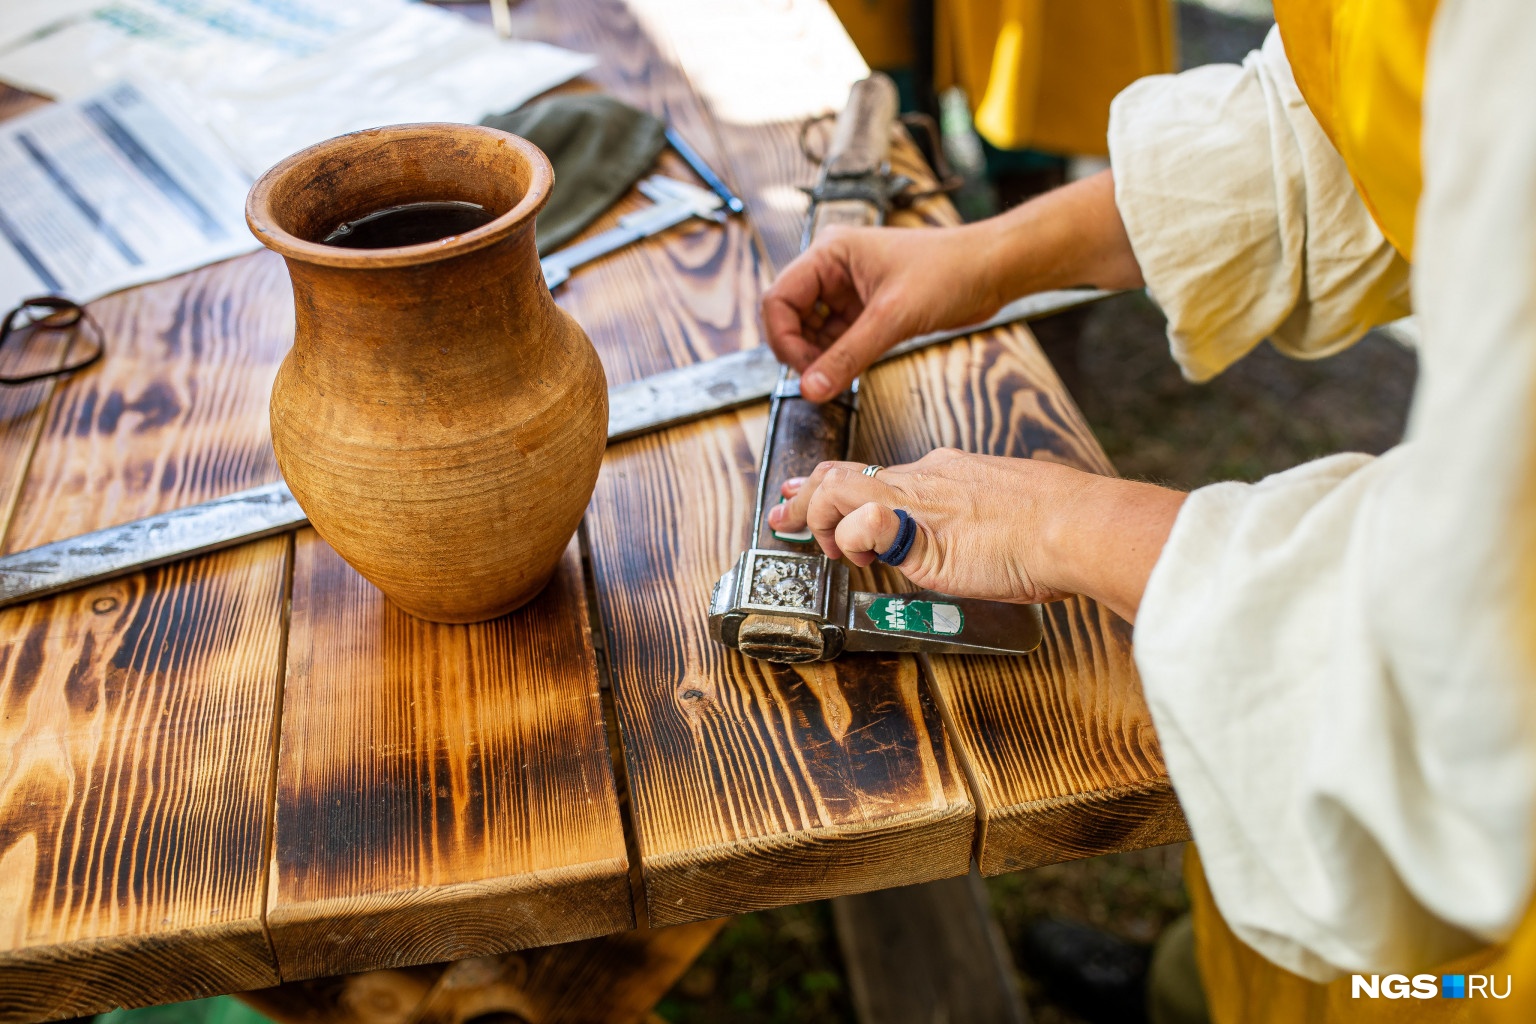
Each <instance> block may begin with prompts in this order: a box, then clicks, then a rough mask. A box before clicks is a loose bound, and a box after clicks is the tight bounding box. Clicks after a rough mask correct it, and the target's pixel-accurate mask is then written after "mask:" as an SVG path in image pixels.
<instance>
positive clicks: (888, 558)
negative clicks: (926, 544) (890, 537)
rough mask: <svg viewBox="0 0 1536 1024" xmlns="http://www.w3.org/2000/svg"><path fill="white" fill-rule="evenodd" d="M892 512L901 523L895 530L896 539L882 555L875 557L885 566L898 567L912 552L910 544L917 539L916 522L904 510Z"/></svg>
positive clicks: (899, 509)
mask: <svg viewBox="0 0 1536 1024" xmlns="http://www.w3.org/2000/svg"><path fill="white" fill-rule="evenodd" d="M892 511H893V512H895V513H896V518H897V519H899V520H900V521H901V525H900V526H898V527H897V528H896V539H895V541H893V542H892V543H891V546H890V547H888V548H886V549H885V552H884V553H883V554H879V555H876V556H875V557H876V558H878V559H879V560H880V561H882V562H884V563H885V564H886V565H900V564H901V563H902V562H905V561H906V560H907V555H909V554H910V553H911V552H912V542H913V541H914V540H916V539H917V520H915V519H913V518H912V517H911V516H910V515H908V514H907V510H906V509H904V508H898V509H892Z"/></svg>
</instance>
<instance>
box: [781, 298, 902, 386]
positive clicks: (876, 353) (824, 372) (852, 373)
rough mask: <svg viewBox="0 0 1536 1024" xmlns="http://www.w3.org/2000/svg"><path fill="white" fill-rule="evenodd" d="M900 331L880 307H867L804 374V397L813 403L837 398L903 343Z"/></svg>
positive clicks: (802, 375)
mask: <svg viewBox="0 0 1536 1024" xmlns="http://www.w3.org/2000/svg"><path fill="white" fill-rule="evenodd" d="M900 333H901V332H900V328H899V327H897V326H895V325H894V324H893V323H892V321H891V319H890V318H889V317H886V316H882V315H881V314H880V311H879V307H878V306H870V307H865V309H864V312H862V313H861V314H859V317H858V319H856V320H854V322H853V323H852V324H851V325H849V327H848V329H847V330H846V331H844V332H843V336H842V337H840V338H838V339H837V341H835V342H833V343H832V345H831V346H830V347H828V349H827V350H826V351H825V352H823V353H822V354H821V355H820V356H819V357H818V358H817V359H816V361H815V362H814V363H812V364H811V365H810V366H808V367H806V368H805V370H804V372H803V373H801V375H800V394H801V395H802V396H804V397H805V398H808V399H810V400H811V401H812V402H825V401H828V400H829V399H832V398H836V397H837V396H838V395H840V394H842V393H843V392H844V391H845V390H847V388H848V385H850V384H852V383H853V378H855V377H857V376H858V375H859V374H861V373H863V372H864V371H865V370H867V369H869V367H870V366H871V364H873V363H874V361H875V360H876V359H879V358H880V357H881V356H882V355H884V354H885V350H886V349H888V348H890V347H891V346H892V345H894V344H896V343H897V342H898V341H900V340H901V337H900Z"/></svg>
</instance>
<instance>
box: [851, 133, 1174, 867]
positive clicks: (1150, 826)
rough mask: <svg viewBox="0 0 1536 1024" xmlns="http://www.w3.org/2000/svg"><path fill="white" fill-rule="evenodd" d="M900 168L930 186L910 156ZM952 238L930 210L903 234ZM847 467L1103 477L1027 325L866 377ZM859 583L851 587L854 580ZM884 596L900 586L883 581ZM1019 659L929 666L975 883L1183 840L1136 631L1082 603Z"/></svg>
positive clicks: (945, 218)
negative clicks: (966, 462) (978, 460)
mask: <svg viewBox="0 0 1536 1024" xmlns="http://www.w3.org/2000/svg"><path fill="white" fill-rule="evenodd" d="M897 153H898V161H897V162H898V168H897V169H898V170H900V171H902V172H903V173H906V174H909V175H911V176H913V177H914V178H919V179H922V178H926V177H927V173H928V172H927V170H926V168H925V167H923V166H922V165H921V164H919V163H915V162H912V159H913V156H912V151H911V149H909V148H906V147H902V148H899V149H898V150H897ZM918 221H921V222H923V223H927V224H934V225H940V224H951V223H955V222H956V221H957V218H956V215H955V213H954V209H953V207H951V206H950V205H949V203H948V202H946V201H941V200H928V201H925V202H923V203H921V204H919V206H918V208H917V209H915V210H912V211H909V212H907V213H904V214H902V215H900V216H899V217H898V218H897V223H903V224H914V223H916V222H918ZM864 386H865V396H866V399H867V400H866V401H865V402H864V404H863V405H862V406H861V410H860V419H859V436H858V437H857V438H856V439H855V445H854V447H855V456H854V457H855V458H856V459H858V460H861V461H867V462H877V463H880V464H882V465H897V464H900V463H904V462H911V461H913V460H915V459H918V458H921V457H922V456H923V455H924V454H926V453H927V452H929V451H931V450H933V449H934V448H937V447H944V446H949V447H955V448H960V449H962V450H965V451H973V452H985V453H988V454H992V455H1007V456H1013V457H1017V458H1037V459H1047V460H1049V461H1053V462H1059V463H1063V464H1066V465H1071V466H1076V467H1078V468H1080V469H1084V470H1088V471H1090V472H1095V473H1104V474H1112V473H1113V472H1114V469H1113V467H1112V466H1111V465H1110V463H1109V460H1108V459H1107V458H1106V457H1105V455H1104V452H1103V449H1101V448H1100V447H1099V444H1098V442H1097V441H1096V440H1095V439H1094V437H1093V434H1092V432H1091V431H1090V430H1089V428H1088V425H1087V423H1086V422H1085V421H1084V420H1083V418H1082V414H1081V413H1080V412H1079V411H1078V409H1077V406H1076V405H1075V404H1074V403H1073V401H1072V399H1071V396H1070V395H1068V393H1067V391H1066V388H1065V387H1064V386H1063V385H1062V383H1061V380H1060V378H1058V377H1057V376H1056V373H1055V371H1054V370H1053V369H1052V368H1051V365H1050V363H1049V361H1048V360H1047V359H1046V358H1045V355H1044V353H1043V352H1042V351H1041V350H1040V346H1039V345H1038V344H1037V343H1036V342H1035V339H1034V337H1033V335H1031V334H1030V332H1029V329H1028V328H1027V327H1025V326H1024V325H1022V324H1019V325H1013V326H1010V327H1004V328H998V329H996V330H993V331H990V332H986V333H983V334H977V335H973V336H971V337H970V338H967V339H963V340H961V341H957V342H953V343H951V344H949V345H946V346H941V347H935V348H932V349H928V350H926V351H922V352H918V353H915V354H913V355H910V356H906V357H904V358H902V359H898V360H894V361H891V362H887V363H882V364H881V365H880V366H878V367H876V368H875V369H874V370H873V371H872V372H871V373H870V374H868V375H867V376H866V377H865V379H864ZM856 578H857V577H856ZM879 581H880V585H881V586H882V588H885V589H896V588H906V589H910V588H909V587H907V585H906V584H905V582H904V581H903V580H902V578H901V577H900V575H899V574H897V573H896V572H894V571H892V570H888V569H881V570H880V577H879ZM1045 625H1046V636H1045V641H1044V643H1043V644H1042V645H1041V647H1040V648H1039V649H1038V650H1036V651H1035V652H1034V653H1032V654H1029V655H1025V656H1023V657H1017V658H985V657H933V658H925V659H924V660H925V662H926V666H927V671H928V673H929V677H930V678H931V679H932V682H933V685H934V689H935V692H936V693H937V695H938V697H939V700H940V702H941V703H942V705H943V707H944V709H945V721H946V723H947V725H948V726H949V728H950V731H951V734H952V736H953V738H954V741H955V743H956V745H957V747H958V749H959V750H960V752H961V756H962V758H963V759H964V762H965V766H966V773H967V779H968V781H969V782H970V785H971V793H972V795H973V796H974V797H975V799H976V802H977V811H978V836H977V854H976V857H977V861H978V863H979V864H980V867H981V871H982V874H984V875H995V874H1001V873H1003V872H1006V871H1016V870H1020V869H1022V868H1029V867H1035V866H1038V865H1041V864H1049V863H1054V862H1057V861H1062V860H1071V859H1075V858H1080V857H1090V856H1094V855H1096V854H1102V853H1112V852H1115V851H1119V850H1132V849H1140V848H1142V847H1147V846H1156V845H1160V844H1162V843H1170V842H1177V841H1180V840H1183V839H1187V838H1188V828H1187V826H1186V824H1185V822H1184V818H1183V814H1182V812H1181V811H1180V810H1179V806H1178V800H1177V798H1176V797H1175V796H1174V793H1173V788H1172V786H1171V785H1170V783H1169V781H1168V773H1167V769H1166V767H1165V766H1164V764H1163V759H1162V752H1161V749H1160V748H1159V746H1158V743H1157V736H1156V733H1155V732H1154V730H1153V727H1152V718H1151V713H1150V712H1149V711H1148V709H1147V706H1146V701H1145V699H1144V697H1143V696H1142V692H1141V684H1140V681H1139V678H1138V676H1137V674H1136V666H1135V662H1134V661H1133V660H1132V657H1131V629H1130V626H1129V625H1128V624H1127V623H1126V622H1125V621H1124V620H1122V619H1120V618H1119V617H1118V616H1116V615H1115V614H1113V613H1112V612H1110V611H1109V610H1107V609H1105V608H1102V607H1100V606H1099V605H1097V604H1096V603H1094V602H1092V601H1089V600H1086V599H1084V598H1072V599H1069V600H1067V601H1062V602H1059V603H1056V604H1052V605H1047V606H1046V607H1045Z"/></svg>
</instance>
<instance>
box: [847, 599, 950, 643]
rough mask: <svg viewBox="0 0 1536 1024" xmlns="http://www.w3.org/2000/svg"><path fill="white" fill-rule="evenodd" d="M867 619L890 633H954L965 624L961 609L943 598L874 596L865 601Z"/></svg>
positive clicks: (942, 634) (945, 634)
mask: <svg viewBox="0 0 1536 1024" xmlns="http://www.w3.org/2000/svg"><path fill="white" fill-rule="evenodd" d="M868 615H869V620H870V621H871V622H873V623H874V624H875V625H876V626H877V627H879V628H880V629H883V630H886V631H887V632H891V633H934V634H937V635H939V636H954V635H955V634H957V633H959V632H960V631H961V630H963V629H964V628H965V612H963V611H961V610H960V606H959V605H953V604H948V603H946V602H944V601H913V600H910V599H908V598H905V597H877V598H875V599H874V600H873V601H871V602H870V603H869V612H868Z"/></svg>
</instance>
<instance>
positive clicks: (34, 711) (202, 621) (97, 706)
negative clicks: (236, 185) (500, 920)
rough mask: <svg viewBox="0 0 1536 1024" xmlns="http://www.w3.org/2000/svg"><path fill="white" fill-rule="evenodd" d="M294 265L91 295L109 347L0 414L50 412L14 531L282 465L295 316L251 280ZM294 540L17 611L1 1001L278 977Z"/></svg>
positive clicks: (240, 479) (29, 419) (90, 1005)
mask: <svg viewBox="0 0 1536 1024" xmlns="http://www.w3.org/2000/svg"><path fill="white" fill-rule="evenodd" d="M274 271H278V272H280V267H279V266H278V265H277V263H276V261H275V260H263V259H259V258H258V259H241V260H235V261H231V262H229V263H226V264H223V265H220V266H216V267H210V268H207V269H205V270H202V271H199V272H197V273H194V274H190V275H186V276H185V277H183V278H181V279H178V280H176V281H171V282H164V283H161V284H156V285H149V286H146V287H143V288H139V289H135V290H133V291H131V292H127V293H123V294H120V295H117V296H113V297H111V298H108V299H104V300H102V301H100V302H97V303H93V304H92V306H91V314H92V315H93V316H94V317H95V318H96V319H97V321H98V322H99V323H100V324H101V325H102V328H103V330H104V332H105V334H106V338H107V345H108V355H107V357H106V358H104V359H103V361H102V362H101V363H99V364H97V365H96V366H94V367H92V368H90V369H88V370H86V371H83V372H81V373H79V374H76V375H75V376H73V377H71V378H69V379H68V380H67V381H64V382H62V383H58V384H54V385H42V386H40V387H39V386H34V387H33V388H29V389H18V394H19V392H20V391H22V390H25V391H28V392H31V394H30V396H28V397H26V398H24V399H22V401H21V405H20V406H17V405H12V406H11V408H13V409H15V408H23V409H24V410H25V411H24V412H23V413H22V414H21V415H20V416H19V417H18V419H17V420H16V421H11V422H7V423H6V424H5V425H4V426H3V427H0V433H3V434H9V433H10V432H11V431H13V430H16V429H18V428H19V427H20V428H23V429H28V428H35V429H36V441H35V444H34V446H33V450H32V451H31V453H30V456H29V457H28V459H27V463H28V470H27V476H26V480H25V483H24V484H23V485H22V487H21V488H20V492H19V495H18V494H14V492H13V494H0V508H12V507H14V511H13V512H12V514H11V515H10V517H9V520H8V523H7V524H6V526H7V529H6V536H5V546H6V549H7V550H16V549H19V548H25V547H29V546H32V545H34V544H38V543H43V542H45V541H49V540H53V539H56V538H58V537H62V536H67V535H69V534H72V533H77V532H80V531H83V530H90V529H96V528H99V527H102V526H107V525H110V524H112V523H116V522H121V521H123V520H126V519H131V518H134V517H136V516H141V515H146V514H150V513H153V512H157V511H161V510H164V509H167V508H171V507H175V506H176V505H180V504H183V503H185V502H188V501H200V500H203V499H205V498H209V497H213V496H216V495H218V494H222V493H225V492H227V491H231V490H236V489H238V488H241V487H248V486H252V485H254V484H257V483H263V482H267V481H269V480H271V479H274V478H275V469H276V467H275V466H274V465H273V463H272V461H271V454H270V450H269V449H268V448H267V446H266V441H265V431H266V428H265V415H264V402H265V391H266V388H267V387H268V386H269V383H270V380H271V373H272V371H273V370H275V368H276V363H277V359H278V358H279V357H280V356H281V354H282V352H283V351H284V349H285V348H286V345H287V342H286V337H285V330H284V321H283V317H282V316H277V317H276V318H268V317H265V316H264V315H263V312H264V311H263V310H261V309H259V308H256V309H253V308H250V307H248V306H246V305H245V304H244V303H243V302H242V301H241V296H242V294H243V290H244V289H245V288H246V286H247V285H249V284H250V282H252V281H256V282H262V281H267V282H271V281H273V280H275V276H274ZM0 394H4V391H0ZM45 396H46V398H47V405H46V407H43V408H42V411H41V412H39V407H38V406H36V405H33V406H32V407H31V408H30V409H26V408H25V407H26V405H27V404H28V403H34V402H37V401H40V400H42V399H43V398H44V397H45ZM5 397H7V398H10V397H12V396H11V395H6V396H5ZM8 454H9V452H8ZM7 479H8V480H14V479H15V477H14V475H8V476H7ZM13 495H14V496H13ZM288 547H289V545H288V541H287V540H286V539H284V538H277V539H272V540H267V541H262V542H259V543H256V544H252V545H247V546H245V547H242V548H238V549H234V550H231V551H227V552H223V553H221V554H217V555H212V556H209V557H206V558H200V559H196V560H192V561H188V562H185V563H182V564H179V565H176V566H171V567H167V568H165V569H161V570H157V571H154V572H150V573H141V574H137V575H134V576H130V577H127V578H125V579H122V580H118V581H115V582H113V583H109V584H103V585H101V586H97V587H92V588H88V589H85V590H81V591H77V592H74V593H71V594H66V595H62V596H60V597H57V598H51V599H48V600H45V601H40V602H35V603H33V604H29V605H24V606H20V607H17V608H14V609H10V610H7V611H6V612H5V613H3V614H0V664H3V668H0V673H3V675H0V709H3V710H0V1019H3V1020H36V1019H42V1018H50V1017H58V1016H67V1015H72V1014H76V1013H83V1012H89V1011H95V1010H100V1009H106V1008H109V1007H111V1006H113V1005H117V1004H119V1003H122V1004H126V1005H135V1004H140V1003H144V1002H154V1001H163V1000H171V999H185V998H192V997H195V996H201V995H208V994H211V993H214V992H224V991H229V990H231V989H234V988H249V987H252V985H259V984H269V983H271V982H272V981H274V980H276V977H277V974H276V967H275V963H274V962H273V958H272V955H271V951H270V949H269V946H268V943H267V940H266V936H265V935H264V933H263V929H262V920H261V919H262V901H263V862H264V852H265V846H266V844H267V843H268V842H269V840H270V836H269V834H268V825H269V821H270V817H269V815H268V813H267V809H268V805H269V801H270V792H269V791H270V780H271V768H272V755H273V742H274V736H275V713H276V710H277V696H278V691H279V687H280V680H281V666H282V640H283V626H284V622H283V613H282V612H283V602H284V598H285V594H286V585H287V571H288V557H287V552H288Z"/></svg>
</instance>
